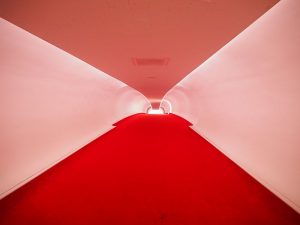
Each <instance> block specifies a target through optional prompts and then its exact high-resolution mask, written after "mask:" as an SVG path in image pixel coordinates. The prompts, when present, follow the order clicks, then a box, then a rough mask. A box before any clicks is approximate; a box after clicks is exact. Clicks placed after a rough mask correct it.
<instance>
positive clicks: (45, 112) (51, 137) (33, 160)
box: [0, 19, 150, 197]
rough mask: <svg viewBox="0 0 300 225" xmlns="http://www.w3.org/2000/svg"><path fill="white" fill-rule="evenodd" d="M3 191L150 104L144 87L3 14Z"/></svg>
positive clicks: (0, 83)
mask: <svg viewBox="0 0 300 225" xmlns="http://www.w3.org/2000/svg"><path fill="white" fill-rule="evenodd" d="M0 30H1V33H0V43H1V45H0V49H1V50H0V52H1V55H0V60H1V63H0V102H1V110H0V124H1V131H0V132H1V133H0V197H4V196H5V195H7V194H8V193H9V192H11V191H13V190H14V189H16V188H17V187H19V186H20V185H22V184H24V183H25V182H27V181H29V180H30V179H32V178H33V177H34V176H36V175H37V174H39V173H40V172H42V171H44V170H45V169H47V168H49V167H50V166H51V165H53V164H54V163H56V162H58V161H59V160H61V159H63V158H64V157H66V156H67V155H69V154H71V153H72V152H74V151H76V150H78V149H79V148H81V147H82V146H84V145H85V144H87V143H89V142H90V141H91V140H93V139H95V138H97V137H98V136H99V135H102V134H103V133H105V132H107V131H108V130H110V129H112V124H113V123H115V122H116V121H118V120H120V119H122V118H124V117H126V116H129V115H132V114H135V113H138V112H146V110H147V108H148V107H149V105H150V103H149V101H148V100H147V99H146V98H145V97H144V96H143V95H142V94H140V93H139V92H138V91H136V90H134V89H132V88H130V87H128V86H127V85H125V84H124V83H122V82H120V81H119V80H117V79H115V78H112V77H110V76H108V75H106V74H105V73H103V72H101V71H99V70H97V69H95V68H94V67H92V66H90V65H88V64H86V63H85V62H83V61H81V60H79V59H77V58H75V57H73V56H71V55H70V54H68V53H66V52H64V51H62V50H60V49H58V48H56V47H54V46H52V45H50V44H49V43H47V42H45V41H43V40H41V39H39V38H37V37H35V36H34V35H32V34H30V33H28V32H26V31H24V30H22V29H20V28H18V27H16V26H14V25H12V24H10V23H9V22H7V21H5V20H3V19H1V20H0Z"/></svg>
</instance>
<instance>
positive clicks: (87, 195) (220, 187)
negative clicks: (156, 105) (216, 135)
mask: <svg viewBox="0 0 300 225" xmlns="http://www.w3.org/2000/svg"><path fill="white" fill-rule="evenodd" d="M188 125H189V124H188V122H186V121H185V120H183V119H181V118H179V117H177V116H174V115H145V114H138V115H135V116H132V117H129V118H127V119H125V120H123V121H121V122H119V123H117V127H116V128H115V129H113V130H112V131H110V132H108V133H107V134H105V135H103V136H102V137H100V138H99V139H97V140H95V141H94V142H92V143H90V144H88V145H87V146H86V147H84V148H83V149H81V150H80V151H78V152H77V153H75V154H73V155H72V156H70V157H69V158H67V159H66V160H64V161H62V162H61V163H59V164H58V165H56V166H55V167H53V168H52V169H50V170H48V171H47V172H45V173H44V174H42V175H41V176H39V177H38V178H36V179H34V180H33V181H32V182H30V183H28V184H27V185H25V186H23V187H22V188H20V189H19V190H17V191H15V192H14V193H13V194H11V195H9V196H8V197H6V198H4V199H3V200H1V201H0V224H1V225H7V224H14V225H23V224H26V225H27V224H28V225H29V224H30V225H37V224H38V225H47V224H53V225H59V224H66V225H77V224H82V225H83V224H84V225H93V224H100V225H125V224H126V225H150V224H151V225H152V224H153V225H166V224H168V225H193V224H203V225H208V224H215V225H222V224H230V225H246V224H249V225H250V224H251V225H254V224H264V225H266V224H276V225H277V224H278V225H289V224H298V225H299V224H300V216H299V214H297V213H296V212H295V211H293V210H292V209H291V208H290V207H288V206H287V205H286V204H285V203H283V202H282V201H281V200H279V199H278V198H277V197H276V196H274V195H273V194H272V193H271V192H269V191H268V190H267V189H265V188H264V187H263V186H262V185H260V184H259V183H258V182H256V181H255V180H254V179H252V178H251V177H250V176H249V175H248V174H246V173H245V172H244V171H243V170H241V169H240V168H239V167H238V166H237V165H235V164H234V163H233V162H232V161H230V160H229V159H228V158H226V157H225V156H224V155H223V154H222V153H220V152H219V151H218V150H217V149H215V148H214V147H213V146H212V145H210V144H209V143H208V142H206V141H205V140H204V139H203V138H201V137H200V136H199V135H198V134H197V133H195V132H194V131H192V130H191V129H190V128H189V126H188Z"/></svg>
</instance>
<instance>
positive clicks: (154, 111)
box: [148, 109, 165, 115]
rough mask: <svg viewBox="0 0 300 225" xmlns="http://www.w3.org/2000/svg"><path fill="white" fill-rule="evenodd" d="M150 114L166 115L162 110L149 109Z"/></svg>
mask: <svg viewBox="0 0 300 225" xmlns="http://www.w3.org/2000/svg"><path fill="white" fill-rule="evenodd" d="M148 114H152V115H153V114H155V115H161V114H165V113H164V111H163V110H162V109H149V110H148Z"/></svg>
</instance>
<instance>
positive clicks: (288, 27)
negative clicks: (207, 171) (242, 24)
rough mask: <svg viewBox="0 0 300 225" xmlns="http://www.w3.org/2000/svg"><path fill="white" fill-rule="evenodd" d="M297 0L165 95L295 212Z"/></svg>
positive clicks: (299, 184)
mask: <svg viewBox="0 0 300 225" xmlns="http://www.w3.org/2000/svg"><path fill="white" fill-rule="evenodd" d="M299 27H300V1H298V0H283V1H280V2H279V3H278V4H277V5H275V6H274V7H273V8H272V9H271V10H270V11H268V12H267V13H266V14H265V15H263V16H262V17H261V18H260V19H258V20H257V21H256V22H255V23H253V24H252V25H251V26H250V27H248V28H247V29H246V30H245V31H244V32H242V33H241V34H240V35H238V36H237V37H236V38H235V39H233V40H232V41H231V42H230V43H228V44H227V45H226V46H225V47H223V48H222V49H221V50H220V51H218V52H217V53H216V54H215V55H213V56H212V57H211V58H210V59H208V60H207V61H206V62H205V63H204V64H202V65H201V66H199V67H198V68H197V69H196V70H194V71H193V72H192V73H191V74H190V75H189V76H187V77H186V78H185V79H183V80H182V81H181V82H180V83H179V84H178V85H177V86H175V87H174V88H173V89H171V90H170V91H169V92H168V93H167V94H166V96H165V99H166V100H169V101H170V102H171V103H172V107H173V112H174V113H175V114H178V115H180V116H182V117H184V118H186V119H187V120H189V121H190V122H191V123H193V125H194V126H193V129H195V131H197V132H198V133H199V134H201V135H203V136H204V137H206V138H207V139H208V140H209V141H210V142H211V143H212V144H214V145H215V146H216V147H217V148H218V149H219V150H220V151H222V152H223V153H224V154H225V155H227V156H228V157H229V158H231V159H232V160H233V161H234V162H236V163H237V164H238V165H240V166H241V167H242V168H243V169H244V170H245V171H247V172H248V173H249V174H251V175H252V176H253V177H254V178H256V179H257V180H258V181H260V182H261V183H262V184H263V185H265V186H266V187H267V188H269V189H270V190H271V191H272V192H273V193H275V194H276V195H277V196H279V197H280V198H281V199H282V200H284V201H285V202H286V203H287V204H289V205H290V206H291V207H293V208H294V209H295V210H297V211H298V212H300V191H299V190H300V163H299V162H300V138H299V134H300V100H299V99H300V29H299Z"/></svg>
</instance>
